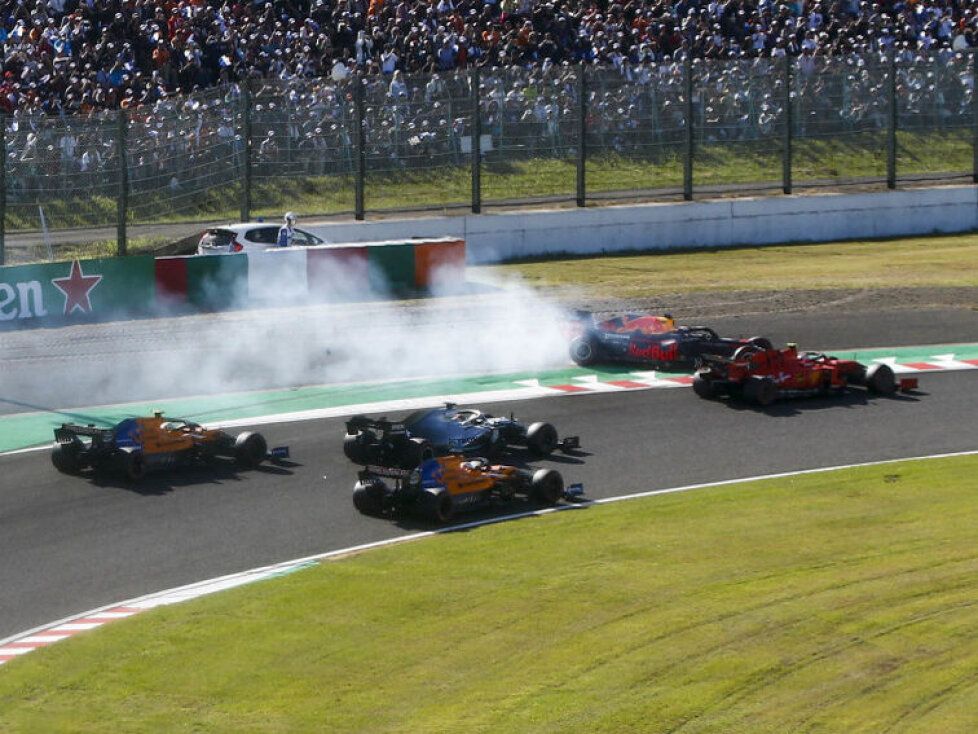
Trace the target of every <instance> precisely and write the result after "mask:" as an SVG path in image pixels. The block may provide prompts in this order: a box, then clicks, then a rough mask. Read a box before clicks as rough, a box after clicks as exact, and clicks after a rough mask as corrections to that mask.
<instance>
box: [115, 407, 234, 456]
mask: <svg viewBox="0 0 978 734" xmlns="http://www.w3.org/2000/svg"><path fill="white" fill-rule="evenodd" d="M133 423H134V424H135V426H134V430H132V431H131V432H129V433H128V438H130V439H131V440H132V441H133V442H135V443H136V444H138V445H139V446H140V448H141V449H142V451H143V453H144V454H147V455H152V454H171V453H178V452H182V451H190V450H191V449H192V448H193V447H194V446H195V445H197V444H200V443H205V444H206V443H211V442H216V441H218V440H220V439H221V437H222V436H223V435H224V434H223V432H222V431H221V430H220V429H216V428H203V427H202V426H199V425H197V424H195V423H188V422H186V421H180V420H172V419H170V418H164V417H163V416H154V417H152V418H134V419H133Z"/></svg>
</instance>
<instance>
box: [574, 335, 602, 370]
mask: <svg viewBox="0 0 978 734" xmlns="http://www.w3.org/2000/svg"><path fill="white" fill-rule="evenodd" d="M570 358H571V359H573V360H574V361H575V362H576V363H577V364H579V365H581V367H587V366H588V365H590V364H594V363H595V362H596V361H597V359H598V350H597V349H596V348H595V344H594V340H592V339H589V338H587V337H583V336H579V337H576V338H574V339H573V340H572V341H571V343H570Z"/></svg>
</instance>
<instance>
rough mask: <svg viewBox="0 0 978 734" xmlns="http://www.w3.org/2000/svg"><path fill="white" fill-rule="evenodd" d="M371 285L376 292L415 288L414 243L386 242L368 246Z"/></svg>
mask: <svg viewBox="0 0 978 734" xmlns="http://www.w3.org/2000/svg"><path fill="white" fill-rule="evenodd" d="M367 262H368V264H369V267H370V285H371V287H372V288H373V290H374V291H376V292H378V293H383V292H385V291H387V290H391V291H395V292H396V291H404V290H409V289H413V288H414V243H413V242H405V243H400V242H384V243H372V244H370V245H368V246H367Z"/></svg>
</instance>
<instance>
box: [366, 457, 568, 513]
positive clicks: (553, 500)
mask: <svg viewBox="0 0 978 734" xmlns="http://www.w3.org/2000/svg"><path fill="white" fill-rule="evenodd" d="M582 493H583V490H582V488H581V486H580V485H577V484H575V485H571V486H570V487H568V488H566V489H565V487H564V480H563V477H561V475H560V473H559V472H558V471H556V470H554V469H537V470H536V471H532V470H529V469H520V468H517V467H514V466H502V465H498V464H491V463H489V462H488V461H487V460H486V459H481V458H467V457H464V456H456V455H450V456H443V457H436V458H432V459H427V460H425V461H423V462H421V464H420V465H419V466H417V467H415V468H413V469H401V468H397V467H386V466H368V467H366V468H364V469H363V471H361V472H360V474H359V481H358V482H357V483H356V486H355V487H354V489H353V504H354V506H355V507H356V508H357V510H359V511H360V512H361V513H363V514H365V515H373V516H381V515H392V514H396V513H403V512H408V513H413V514H415V515H417V516H419V517H421V518H424V519H426V520H432V521H435V522H438V523H447V522H449V521H451V520H452V518H453V517H454V516H455V514H456V513H457V512H461V511H464V510H469V509H474V508H478V507H485V506H487V505H489V506H491V505H494V504H496V503H500V502H506V501H508V500H512V499H513V498H514V497H517V496H523V497H528V498H529V499H531V500H533V501H535V502H539V503H541V504H544V505H548V506H551V505H556V504H557V503H558V502H560V500H561V499H573V498H575V497H579V496H580V495H581V494H582Z"/></svg>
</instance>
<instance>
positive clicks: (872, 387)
mask: <svg viewBox="0 0 978 734" xmlns="http://www.w3.org/2000/svg"><path fill="white" fill-rule="evenodd" d="M866 388H867V389H868V390H869V391H870V392H872V393H875V394H876V395H892V394H893V393H895V392H896V388H897V385H896V376H895V375H894V374H893V368H891V367H890V366H889V365H887V364H874V365H872V366H871V367H869V368H868V369H867V370H866Z"/></svg>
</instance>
